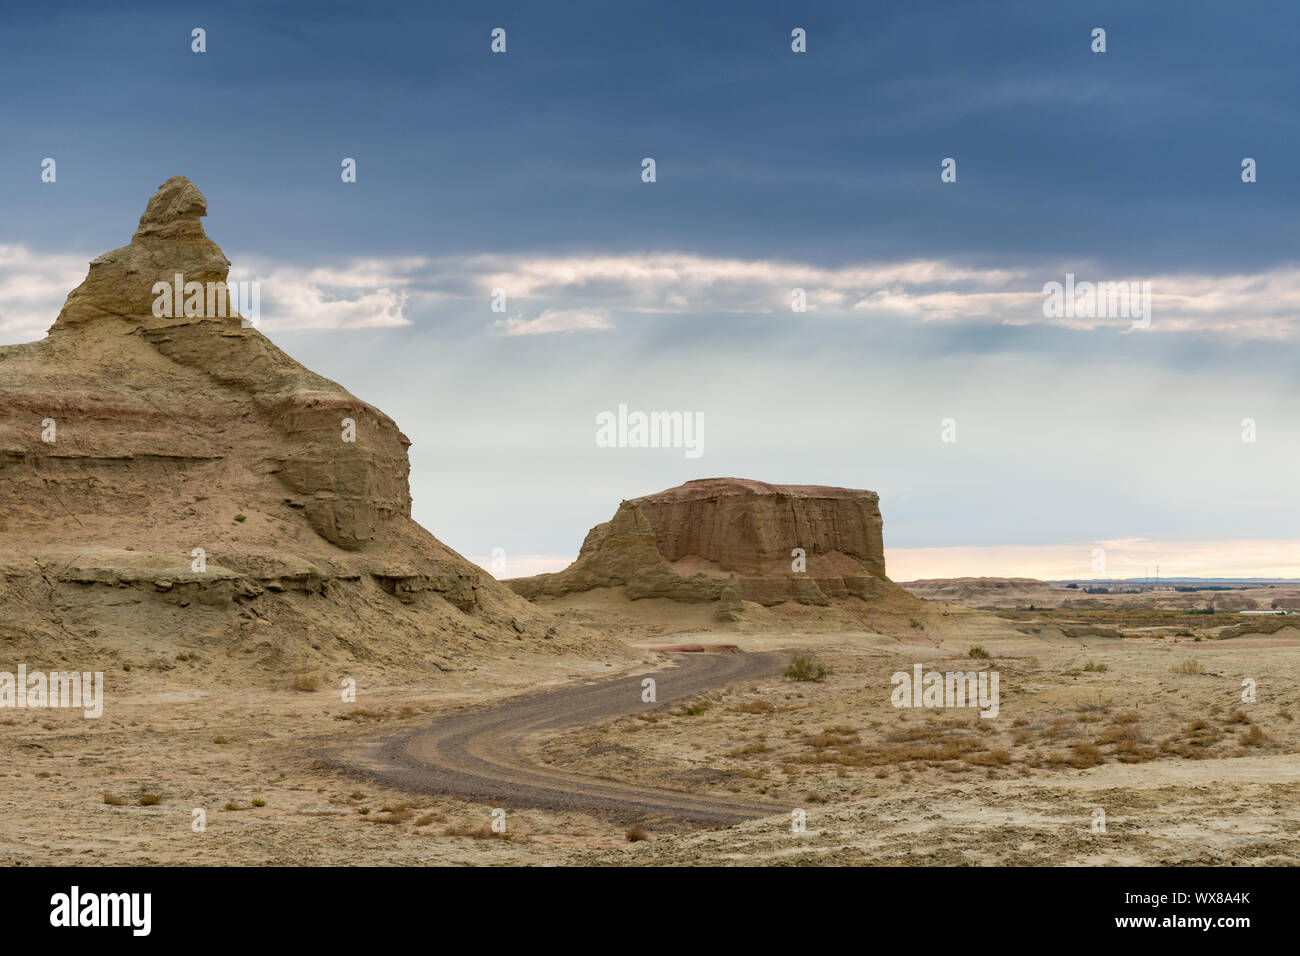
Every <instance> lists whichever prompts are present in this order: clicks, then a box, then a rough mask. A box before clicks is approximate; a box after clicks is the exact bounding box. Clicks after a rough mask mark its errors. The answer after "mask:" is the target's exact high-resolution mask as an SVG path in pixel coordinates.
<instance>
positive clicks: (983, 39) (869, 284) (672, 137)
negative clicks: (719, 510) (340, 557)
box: [0, 2, 1300, 580]
mask: <svg viewBox="0 0 1300 956" xmlns="http://www.w3.org/2000/svg"><path fill="white" fill-rule="evenodd" d="M195 28H201V29H203V30H204V31H205V34H204V38H205V46H206V49H205V51H204V52H195V51H194V50H193V44H194V40H193V33H192V31H193V30H194V29H195ZM497 28H500V29H502V30H504V31H505V50H504V52H494V51H493V50H492V43H493V39H492V32H493V30H495V29H497ZM1097 28H1101V29H1104V30H1105V46H1106V49H1105V52H1094V50H1093V47H1094V46H1095V45H1096V40H1095V38H1094V30H1095V29H1097ZM795 29H800V30H802V31H804V37H805V46H806V50H805V51H804V52H795V51H794V50H793V49H792V44H793V43H794V42H795V41H794V39H793V38H792V31H794V30H795ZM1297 47H1300V10H1297V8H1296V7H1295V5H1294V4H1293V3H1280V2H1276V3H1270V2H1263V3H1257V4H1252V6H1251V8H1250V14H1249V16H1247V15H1244V14H1243V13H1242V12H1241V10H1240V8H1234V7H1232V6H1231V5H1227V4H1222V3H1217V4H1210V3H1197V2H1178V3H1144V4H1132V3H1105V2H1102V3H1090V4H1088V5H1086V8H1085V5H1077V4H1069V5H1067V4H1047V3H1041V2H1024V3H982V4H970V3H963V2H929V3H926V2H917V3H909V4H897V5H892V7H891V6H886V5H880V4H860V3H828V2H819V3H816V4H806V3H767V2H748V3H744V4H740V3H704V4H701V3H671V2H668V3H657V4H653V5H642V4H609V3H599V2H592V3H580V4H579V3H560V2H552V3H546V4H537V3H513V4H510V3H483V4H460V5H456V7H453V6H452V5H450V4H429V3H421V4H410V5H406V4H386V3H372V4H332V3H312V4H295V3H248V4H245V3H238V2H223V3H221V4H211V5H209V4H186V3H168V4H158V5H142V4H131V3H123V4H115V5H112V6H111V7H106V6H104V5H99V6H91V5H82V4H75V5H74V4H59V3H53V4H44V5H38V6H27V7H24V8H18V9H13V10H7V11H6V16H5V28H4V29H3V30H2V31H0V80H2V81H3V83H4V87H5V89H6V90H8V91H9V95H6V96H5V97H3V98H0V124H3V130H4V135H3V136H0V181H2V182H3V187H0V344H11V343H15V342H23V341H31V340H34V339H37V338H40V337H41V336H42V335H43V334H44V332H45V330H46V329H47V328H48V327H49V325H50V324H51V323H52V322H53V320H54V318H55V316H56V315H57V314H58V310H59V307H60V306H61V304H62V300H63V298H64V296H65V295H66V294H67V292H68V291H70V290H71V289H72V288H73V287H75V286H76V285H77V284H78V283H79V282H80V281H81V279H82V278H84V276H85V272H86V264H87V262H88V261H89V260H90V259H91V258H93V257H95V256H96V255H99V254H100V253H102V252H105V251H108V250H110V249H114V248H117V247H119V246H121V245H124V244H125V243H126V242H127V241H129V239H130V236H131V233H132V232H133V231H134V228H135V224H136V222H137V220H138V218H139V215H140V213H141V212H142V211H143V209H144V205H145V202H146V201H147V199H148V198H149V196H150V195H152V193H153V192H154V191H155V190H156V189H157V187H158V186H159V185H160V184H161V183H162V182H163V181H164V180H165V179H167V178H168V177H170V176H172V175H176V174H183V175H185V176H188V177H189V178H190V179H191V180H192V181H193V182H194V183H195V184H196V185H197V186H198V187H199V188H200V190H202V191H203V193H204V195H205V196H206V197H207V200H208V207H209V213H208V217H207V219H206V220H205V228H206V230H207V232H208V235H209V236H211V237H212V238H213V239H214V240H215V241H216V242H217V243H218V245H220V246H221V247H222V249H223V250H224V251H225V253H226V255H227V257H228V258H229V259H230V260H231V261H232V263H233V270H232V278H236V279H248V280H255V281H258V282H259V283H260V284H261V291H262V306H261V315H260V317H259V319H258V327H259V328H260V329H261V330H262V331H263V332H264V333H265V334H266V335H268V336H269V337H270V338H271V339H272V340H273V341H275V342H276V344H278V345H279V346H280V347H281V348H283V349H285V350H286V351H287V352H288V353H289V354H290V355H292V356H293V357H294V358H296V359H298V360H299V361H300V362H302V363H303V364H305V365H307V366H308V367H310V368H312V369H313V370H315V371H317V372H320V373H321V374H323V375H326V376H328V377H329V378H332V379H334V380H335V381H337V382H339V383H340V384H342V385H343V386H345V387H346V388H348V389H349V390H350V391H352V392H353V393H354V394H356V395H358V396H360V397H361V398H363V399H365V400H366V401H369V402H370V403H372V404H374V405H376V406H378V407H379V408H381V409H383V410H384V411H385V412H387V413H388V414H389V415H391V416H392V417H393V418H394V419H395V420H396V421H397V422H398V424H399V426H400V427H401V428H402V430H403V431H404V432H405V433H406V434H407V435H408V436H409V437H410V438H411V440H412V442H413V445H412V448H411V465H412V473H411V485H412V494H413V496H414V505H413V513H414V517H415V518H416V519H417V520H418V521H420V522H421V523H422V524H423V525H425V526H426V527H427V528H429V529H430V530H431V531H432V532H433V533H434V534H435V535H437V536H438V537H439V538H440V539H441V540H443V541H444V542H446V543H447V544H448V545H449V546H451V547H452V548H454V549H456V550H457V551H459V552H461V553H462V554H465V555H467V556H469V557H471V558H472V559H474V560H477V561H479V562H481V563H487V562H488V561H489V560H490V556H491V555H492V554H493V552H494V551H497V550H498V549H499V553H504V555H505V562H506V564H505V568H506V570H505V571H504V573H505V574H506V575H517V574H527V573H532V572H534V571H537V570H548V569H554V568H556V567H562V566H563V565H564V564H565V563H567V562H568V561H569V560H571V559H572V557H573V556H574V555H575V554H576V552H577V549H578V546H579V545H580V543H581V541H582V538H583V536H584V535H585V533H586V531H587V529H588V528H590V527H591V526H592V525H594V524H597V523H599V522H601V521H604V520H607V519H608V518H609V517H610V516H611V515H612V514H613V512H614V510H615V509H616V507H617V505H618V502H619V501H620V500H622V499H624V498H632V497H636V496H638V495H642V494H648V493H651V492H654V491H658V490H662V489H664V488H668V487H671V486H673V485H677V484H680V483H681V482H683V481H687V480H690V479H693V478H703V477H721V476H735V477H744V478H754V479H759V480H763V481H770V482H775V483H789V484H824V485H840V486H845V487H853V488H870V489H873V490H876V491H878V492H879V493H880V496H881V510H882V513H883V515H884V521H885V526H884V527H885V544H886V548H887V560H888V565H889V570H890V573H891V576H893V577H895V578H896V579H899V580H907V579H912V578H920V577H940V576H955V575H963V574H965V575H1003V574H1015V575H1018V576H1039V577H1048V578H1087V577H1123V576H1128V575H1130V574H1132V575H1136V576H1140V575H1142V574H1143V573H1144V571H1143V569H1144V568H1145V567H1147V566H1150V565H1153V564H1155V563H1159V564H1160V565H1161V567H1162V575H1167V576H1173V575H1176V574H1180V573H1181V574H1187V575H1197V576H1240V577H1261V576H1263V577H1300V520H1298V519H1300V503H1298V502H1297V495H1296V474H1297V465H1298V464H1300V413H1298V412H1297V407H1298V404H1300V403H1298V402H1297V399H1298V398H1300V384H1297V376H1296V366H1297V362H1296V359H1297V345H1298V343H1300V265H1298V263H1300V246H1298V245H1297V239H1298V238H1300V216H1298V215H1297V211H1298V210H1300V183H1297V178H1296V176H1295V175H1294V173H1293V172H1292V171H1290V170H1293V169H1294V167H1295V165H1296V164H1297V162H1300V136H1297V132H1298V131H1300V112H1298V110H1297V107H1296V105H1295V104H1296V102H1297V101H1298V94H1300V73H1297V71H1296V69H1295V50H1296V49H1297ZM46 158H51V159H53V160H55V164H56V166H55V169H56V176H55V181H54V182H46V181H43V180H42V161H43V160H44V159H46ZM647 158H650V159H653V160H654V181H653V182H647V181H646V176H647V172H646V170H645V166H644V160H646V159H647ZM344 159H353V160H355V164H356V181H355V182H344V181H343V176H342V175H341V169H342V164H343V161H344ZM1247 159H1251V160H1253V161H1254V163H1253V172H1254V181H1253V182H1245V181H1243V175H1244V173H1243V162H1244V161H1245V160H1247ZM945 160H952V161H954V162H953V163H950V164H947V166H948V167H950V170H949V173H948V175H947V176H945V175H944V172H945V165H946V164H945ZM954 172H955V178H954V176H953V175H952V174H953V173H954ZM946 180H952V181H946ZM1067 276H1070V277H1072V278H1071V279H1067ZM1053 282H1056V283H1061V284H1062V287H1063V288H1064V287H1065V285H1066V283H1067V282H1071V283H1085V282H1091V283H1103V282H1104V283H1125V286H1124V289H1125V290H1126V291H1127V290H1128V289H1130V288H1131V289H1134V290H1135V292H1134V295H1133V302H1134V304H1135V305H1136V304H1140V303H1143V302H1145V303H1146V305H1145V307H1144V309H1143V312H1142V317H1141V318H1138V317H1135V316H1134V315H1132V314H1125V313H1122V312H1117V311H1116V310H1115V309H1113V308H1112V309H1110V310H1109V311H1108V310H1107V309H1106V308H1104V307H1103V308H1098V307H1096V304H1095V303H1093V304H1092V307H1091V308H1089V303H1088V302H1087V301H1086V300H1083V299H1079V300H1076V301H1072V302H1071V305H1072V306H1073V305H1078V306H1079V308H1078V309H1075V308H1071V309H1068V310H1057V311H1056V312H1053V310H1052V309H1051V308H1049V307H1047V306H1046V303H1047V300H1048V299H1049V294H1048V292H1047V291H1045V289H1049V288H1050V286H1049V284H1050V283H1053ZM1130 284H1132V285H1130ZM1115 288H1118V286H1116V287H1115ZM795 289H802V290H803V295H804V300H805V305H806V310H805V311H795V309H794V308H793V307H792V305H793V303H794V290H795ZM494 290H500V293H494ZM1143 290H1145V295H1146V296H1149V298H1144V295H1143ZM1102 299H1103V300H1105V297H1104V296H1103V297H1102ZM494 305H495V306H496V307H497V310H494ZM1105 305H1112V306H1113V305H1115V303H1108V302H1105V301H1103V306H1105ZM1131 312H1132V310H1130V313H1131ZM620 405H623V406H626V407H627V408H628V409H629V410H630V411H631V412H638V411H640V412H645V413H649V412H652V411H661V412H670V413H679V414H680V415H682V416H690V420H692V421H699V422H702V425H703V427H702V439H703V440H702V442H701V443H700V446H699V448H698V449H697V450H698V451H699V452H700V454H699V455H698V457H694V456H693V455H688V454H687V451H688V449H685V448H682V447H601V446H600V445H599V444H598V442H597V426H596V422H597V416H598V415H600V414H601V413H602V412H611V413H616V412H617V410H618V408H619V406H620ZM1098 549H1100V550H1101V551H1102V552H1103V553H1104V559H1103V561H1102V564H1101V566H1098V564H1097V561H1098V559H1097V555H1096V552H1097V551H1098ZM498 567H499V566H498Z"/></svg>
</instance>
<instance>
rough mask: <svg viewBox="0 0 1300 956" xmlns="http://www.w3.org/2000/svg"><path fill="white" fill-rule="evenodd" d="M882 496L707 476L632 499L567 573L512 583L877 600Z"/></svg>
mask: <svg viewBox="0 0 1300 956" xmlns="http://www.w3.org/2000/svg"><path fill="white" fill-rule="evenodd" d="M881 529H882V522H881V517H880V506H879V497H878V496H877V495H876V493H875V492H872V491H858V490H854V489H850V488H830V487H824V486H820V485H772V484H768V483H766V482H762V481H749V480H745V479H739V478H706V479H701V480H698V481H690V482H687V483H686V484H684V485H680V486H679V487H676V488H671V489H669V490H667V491H662V492H659V493H658V494H653V495H647V496H645V497H643V498H636V499H632V500H629V501H624V502H622V503H621V504H620V505H619V508H618V511H617V512H615V514H614V517H613V518H612V519H611V520H610V521H608V522H606V523H604V524H600V525H597V526H596V527H594V528H592V529H591V531H590V532H589V533H588V534H587V538H586V540H585V541H584V542H583V544H582V549H581V551H580V552H579V554H578V558H577V560H576V561H574V563H573V564H572V565H570V566H569V567H568V568H566V569H565V570H563V571H560V572H557V573H554V574H541V575H537V576H536V577H531V578H517V579H514V580H511V581H508V582H507V583H508V584H509V585H510V586H511V587H512V588H514V590H515V591H516V592H518V593H519V594H522V595H524V596H525V597H528V598H530V599H534V600H536V599H538V598H544V597H557V596H561V595H565V594H572V593H577V592H583V591H590V590H592V589H594V588H623V589H624V592H625V594H626V596H627V597H629V598H631V599H634V600H635V599H639V598H650V597H662V598H671V599H673V600H678V601H722V602H723V604H724V605H725V607H723V608H722V610H720V612H719V613H720V614H721V615H723V619H728V618H727V615H729V614H733V613H735V611H736V610H737V602H739V601H750V602H754V603H757V604H762V605H766V606H772V605H777V604H782V603H786V602H796V603H799V604H810V605H826V604H829V603H830V602H831V601H832V600H842V599H847V598H850V597H856V598H861V599H863V600H868V601H870V600H878V599H881V598H883V597H885V596H895V595H897V594H898V593H900V592H899V591H898V589H897V588H896V587H895V586H894V585H893V583H892V582H890V581H889V579H888V578H887V577H886V576H885V555H884V544H883V540H882V530H881Z"/></svg>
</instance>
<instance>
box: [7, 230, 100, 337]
mask: <svg viewBox="0 0 1300 956" xmlns="http://www.w3.org/2000/svg"><path fill="white" fill-rule="evenodd" d="M92 258H93V257H92V256H83V255H65V254H55V255H51V254H37V253H33V252H32V251H30V250H29V249H27V248H26V247H24V246H17V245H9V246H6V245H0V335H2V336H3V337H4V340H5V341H9V342H27V341H31V340H32V339H36V338H40V337H41V336H42V335H44V334H45V332H46V330H47V329H49V327H50V326H51V325H53V324H54V320H55V319H56V318H58V315H59V310H60V309H62V308H63V300H64V299H66V298H67V297H68V293H69V292H71V291H72V290H73V289H75V288H76V287H77V286H79V285H80V284H81V281H82V280H83V279H85V278H86V273H87V272H88V271H89V269H90V260H91V259H92Z"/></svg>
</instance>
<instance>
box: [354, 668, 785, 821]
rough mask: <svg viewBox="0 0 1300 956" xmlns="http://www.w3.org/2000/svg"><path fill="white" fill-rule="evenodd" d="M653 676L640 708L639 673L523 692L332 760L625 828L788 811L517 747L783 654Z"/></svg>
mask: <svg viewBox="0 0 1300 956" xmlns="http://www.w3.org/2000/svg"><path fill="white" fill-rule="evenodd" d="M674 657H675V658H676V663H675V665H674V666H671V667H669V668H666V669H664V670H659V671H655V672H653V673H652V674H649V675H646V676H652V677H653V678H654V679H655V682H656V702H655V703H653V704H650V703H643V702H642V700H641V695H642V684H641V682H642V676H641V675H638V676H634V677H626V678H622V679H620V680H613V681H607V682H604V683H599V684H587V685H583V686H578V687H566V688H562V689H559V690H552V691H545V692H542V693H537V694H529V695H527V696H524V697H519V698H515V699H513V700H508V701H506V702H505V703H502V704H498V705H496V706H494V707H491V708H489V709H486V710H479V711H474V712H471V713H466V714H456V715H453V716H449V717H444V718H441V719H439V720H437V721H435V722H434V723H433V724H432V725H430V726H428V727H425V728H424V729H421V730H417V731H415V732H409V731H408V732H406V733H403V734H402V735H401V736H399V737H396V738H389V739H382V740H376V741H371V742H369V743H366V744H363V745H361V746H358V747H355V748H354V749H352V750H351V751H349V752H347V753H338V754H334V755H332V756H331V758H330V762H331V763H333V764H335V765H336V766H340V767H342V768H345V769H348V770H349V771H351V772H353V773H361V774H363V775H364V776H366V777H368V778H371V779H373V780H374V781H375V782H377V783H381V784H384V785H386V786H391V787H396V788H399V789H403V790H410V791H415V792H419V793H437V794H455V795H457V796H462V797H465V798H467V799H470V800H475V801H479V802H482V803H488V804H491V805H493V806H496V807H502V808H504V809H506V810H507V812H508V811H509V810H510V808H512V807H537V808H542V809H549V810H576V811H582V812H588V813H593V814H596V815H599V816H604V817H607V818H610V819H615V820H620V821H626V822H657V823H664V822H669V821H677V822H691V823H701V824H708V825H714V826H719V825H730V824H733V823H739V822H741V821H743V820H751V819H754V818H755V817H762V816H769V815H771V814H774V813H788V812H789V808H788V807H785V806H777V805H767V804H762V803H756V802H753V801H752V800H751V801H745V800H740V799H737V800H730V799H725V798H723V797H709V796H696V795H693V794H687V793H681V792H679V791H675V790H662V789H654V788H649V787H643V786H637V785H635V784H631V783H624V782H621V781H618V780H608V779H600V778H596V777H587V776H583V775H580V774H573V773H568V772H566V771H563V770H559V769H552V768H549V767H546V766H542V765H539V764H537V763H535V762H533V761H531V760H529V759H528V758H527V757H525V756H524V755H523V754H522V745H523V744H524V742H525V741H526V740H528V739H529V738H533V739H536V738H537V737H538V736H540V735H544V734H545V733H546V732H547V731H557V730H561V729H564V728H569V727H575V726H582V725H585V724H591V723H596V722H599V721H603V720H609V719H611V718H614V717H621V716H624V715H626V714H633V713H642V712H649V711H654V710H664V709H667V708H669V707H670V706H671V705H673V704H674V703H676V702H679V701H681V700H683V699H685V698H689V697H693V696H695V695H698V694H700V693H702V692H704V691H707V690H711V689H713V688H715V687H721V686H723V685H724V684H728V683H731V682H733V681H738V680H746V679H752V678H756V677H763V676H767V675H770V674H773V673H776V672H778V671H779V670H780V669H781V668H782V667H783V666H785V664H786V663H787V661H788V655H778V654H680V655H674Z"/></svg>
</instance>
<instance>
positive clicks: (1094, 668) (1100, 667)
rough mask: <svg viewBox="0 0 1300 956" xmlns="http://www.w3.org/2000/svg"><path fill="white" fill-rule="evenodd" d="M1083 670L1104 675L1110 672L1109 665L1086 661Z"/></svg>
mask: <svg viewBox="0 0 1300 956" xmlns="http://www.w3.org/2000/svg"><path fill="white" fill-rule="evenodd" d="M1083 669H1084V670H1085V671H1089V672H1091V673H1095V674H1104V673H1106V671H1108V670H1110V665H1109V664H1103V663H1100V662H1098V661H1088V663H1086V664H1084V665H1083Z"/></svg>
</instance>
